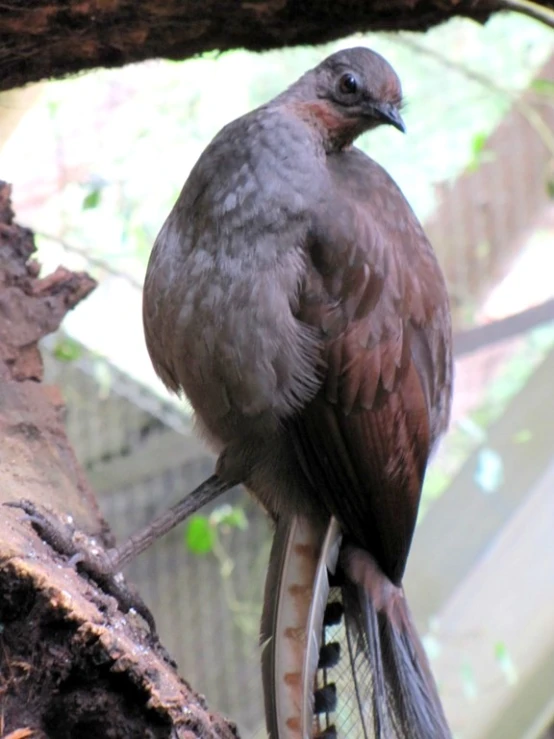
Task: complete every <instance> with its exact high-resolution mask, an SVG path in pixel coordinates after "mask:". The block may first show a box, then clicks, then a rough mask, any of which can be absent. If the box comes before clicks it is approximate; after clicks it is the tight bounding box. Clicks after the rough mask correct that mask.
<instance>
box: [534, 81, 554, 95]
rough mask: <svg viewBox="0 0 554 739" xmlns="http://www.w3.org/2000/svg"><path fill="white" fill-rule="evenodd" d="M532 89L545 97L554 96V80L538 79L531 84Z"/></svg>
mask: <svg viewBox="0 0 554 739" xmlns="http://www.w3.org/2000/svg"><path fill="white" fill-rule="evenodd" d="M531 89H532V90H534V91H535V92H540V93H542V94H543V95H553V96H554V82H553V81H552V80H545V79H538V80H533V81H532V82H531Z"/></svg>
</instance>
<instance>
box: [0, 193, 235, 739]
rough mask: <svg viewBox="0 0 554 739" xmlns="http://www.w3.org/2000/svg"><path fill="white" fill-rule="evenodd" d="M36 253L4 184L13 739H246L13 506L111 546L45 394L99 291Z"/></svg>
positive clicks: (3, 483)
mask: <svg viewBox="0 0 554 739" xmlns="http://www.w3.org/2000/svg"><path fill="white" fill-rule="evenodd" d="M33 251H34V245H33V237H32V234H31V232H30V231H29V230H27V229H24V228H21V227H19V226H17V225H16V224H14V222H13V214H12V211H11V206H10V188H9V186H8V185H6V184H5V183H0V439H1V440H2V441H1V445H0V736H1V737H6V739H8V738H9V739H15V738H16V737H18V739H23V737H35V738H36V739H38V738H44V737H47V738H48V739H70V738H71V739H74V738H75V737H79V738H80V739H98V737H102V736H105V737H110V738H112V737H113V739H133V738H135V737H136V738H137V739H139V738H140V739H144V738H151V739H154V738H155V739H158V738H159V739H161V738H162V737H163V738H165V737H168V738H169V737H175V738H177V737H179V738H180V737H183V738H184V737H187V739H189V738H190V739H192V737H221V738H222V739H225V738H227V737H229V738H230V737H233V736H236V732H235V730H234V727H233V725H232V724H230V723H228V722H226V721H225V720H224V719H223V718H221V717H219V716H216V715H210V714H209V713H208V711H207V708H206V705H205V702H204V700H203V699H202V698H200V697H199V696H197V695H196V694H195V693H194V692H193V691H192V690H191V689H190V688H189V687H188V685H186V683H184V682H183V680H182V679H181V678H180V677H179V676H178V674H177V672H176V670H175V665H174V664H173V663H172V662H171V660H170V659H169V658H168V656H167V655H166V654H165V652H164V650H163V648H162V647H161V646H159V645H155V644H154V643H153V641H152V640H151V639H150V636H149V635H148V634H147V633H146V630H145V628H144V627H143V626H142V625H141V624H139V623H138V622H137V620H136V619H133V617H132V616H130V615H124V614H122V613H121V612H119V611H118V610H117V607H116V604H115V601H114V599H113V598H111V597H110V596H108V595H106V594H104V593H103V592H102V591H100V590H99V589H98V587H97V586H96V585H94V584H93V583H91V582H89V581H87V580H86V579H85V578H84V577H82V576H80V575H79V574H78V573H77V572H76V571H75V569H74V568H73V567H72V566H69V564H68V563H67V561H65V560H64V558H63V557H61V556H59V555H58V554H56V553H55V552H54V551H53V550H52V549H50V548H49V547H48V546H47V545H46V544H44V543H43V542H42V541H41V540H40V538H39V537H38V536H37V534H36V533H35V531H34V530H33V528H32V526H31V524H30V521H29V520H27V518H26V516H25V514H24V513H23V512H22V511H21V510H19V509H14V508H7V507H4V506H2V505H1V504H3V503H6V502H13V501H19V500H21V499H22V498H24V499H28V500H31V501H33V502H35V503H36V504H38V505H39V506H42V507H46V508H48V509H49V510H51V511H52V512H53V513H55V514H56V515H57V516H59V517H60V518H62V519H63V517H64V516H65V517H67V516H68V515H70V516H71V517H72V518H73V520H74V522H75V524H76V525H77V527H79V528H80V529H82V530H83V531H85V532H86V533H87V534H90V535H94V536H95V537H97V538H98V540H99V541H101V542H102V543H104V544H106V543H110V542H111V535H110V532H109V529H108V527H107V525H106V523H105V521H104V520H103V519H102V517H101V515H100V512H99V510H98V506H97V504H96V502H95V500H94V496H93V495H92V492H91V490H90V489H89V487H88V486H87V483H86V481H85V479H84V476H83V474H82V472H81V470H80V468H79V465H78V464H77V461H76V459H75V457H74V454H73V452H72V450H71V448H70V446H69V444H68V441H67V438H66V436H65V432H64V429H63V402H62V399H61V395H60V393H59V391H58V389H57V388H54V387H48V386H46V385H44V384H42V382H41V380H42V360H41V356H40V352H39V349H38V346H37V342H38V341H39V340H40V338H41V337H42V336H44V335H45V334H47V333H49V332H51V331H54V330H55V329H56V328H57V327H58V325H59V323H60V321H61V320H62V318H63V316H64V315H65V313H66V312H67V311H68V310H70V309H71V308H73V307H74V306H75V305H76V304H77V303H78V302H79V301H80V300H82V299H83V298H84V297H86V295H88V293H89V292H90V291H91V290H92V289H93V288H94V282H93V280H91V279H90V278H89V277H88V276H87V275H86V274H83V273H80V274H74V273H71V272H69V271H67V270H65V269H63V268H62V267H60V268H58V270H57V271H56V272H55V273H53V274H52V275H49V276H47V277H45V278H42V279H41V278H39V276H38V273H39V266H38V264H37V263H36V262H35V261H29V257H30V256H31V254H32V252H33Z"/></svg>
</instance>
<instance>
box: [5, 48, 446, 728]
mask: <svg viewBox="0 0 554 739" xmlns="http://www.w3.org/2000/svg"><path fill="white" fill-rule="evenodd" d="M402 103H403V95H402V87H401V83H400V80H399V78H398V76H397V74H396V73H395V71H394V70H393V68H392V67H391V66H390V64H389V63H388V62H387V61H386V60H385V59H384V58H383V57H382V56H380V55H379V54H377V53H376V52H374V51H372V50H370V49H367V48H365V47H356V48H350V49H343V50H340V51H338V52H335V53H334V54H331V55H330V56H328V57H327V58H326V59H324V60H323V61H322V62H321V63H320V64H319V65H317V66H316V67H315V68H313V69H311V70H309V71H307V72H306V73H305V74H304V75H302V76H301V77H300V78H299V79H298V80H297V81H296V82H294V83H293V84H292V85H291V86H290V87H288V88H287V89H286V90H285V91H284V92H282V93H281V94H279V95H277V96H276V97H275V98H273V99H272V100H270V101H269V102H268V103H266V104H264V105H261V106H260V107H258V108H256V109H255V110H253V111H251V112H249V113H247V114H246V115H244V116H242V117H240V118H238V119H236V120H234V121H232V122H231V123H229V124H228V125H226V126H225V127H224V128H223V129H222V130H221V131H220V132H219V133H218V134H217V135H216V136H215V138H214V139H213V140H212V141H211V143H210V144H209V145H208V146H207V148H206V149H205V150H204V151H203V153H202V154H201V155H200V158H199V159H198V161H197V163H196V164H195V165H194V167H193V168H192V170H191V172H190V174H189V176H188V178H187V180H186V182H185V184H184V186H183V189H182V190H181V193H180V195H179V196H178V198H177V201H176V203H175V205H174V207H173V209H172V210H171V212H170V214H169V216H168V217H167V219H166V221H165V223H164V224H163V226H162V228H161V231H160V233H159V235H158V237H157V239H156V241H155V243H154V246H153V249H152V252H151V255H150V259H149V263H148V267H147V272H146V278H145V283H144V291H143V323H144V331H145V339H146V346H147V349H148V352H149V355H150V358H151V361H152V364H153V367H154V369H155V371H156V372H157V374H158V375H159V377H160V378H161V380H162V381H163V383H164V384H165V385H166V387H167V388H168V389H169V390H170V391H171V392H174V393H178V394H184V395H185V396H186V398H187V399H188V401H189V403H190V406H191V407H192V410H193V412H194V417H195V423H196V426H197V429H198V432H199V433H200V434H201V435H202V436H203V437H204V439H205V440H206V442H207V443H208V444H209V445H210V446H211V448H212V449H213V450H214V451H215V453H216V454H217V462H216V466H215V471H214V474H213V475H212V476H211V477H209V478H208V479H207V480H205V481H204V482H203V483H202V484H201V485H200V486H199V487H198V488H197V489H195V490H194V491H192V492H191V493H190V494H189V495H188V496H186V497H185V498H184V499H183V500H182V501H180V502H179V503H177V504H176V505H175V506H173V508H171V509H169V510H168V511H167V512H165V513H164V514H162V515H161V516H159V517H158V518H156V519H154V521H152V522H151V523H150V524H149V525H147V526H146V527H145V528H144V529H143V530H141V531H139V532H138V533H137V534H136V535H134V536H132V537H131V538H130V539H129V540H127V541H126V542H123V543H122V544H121V545H120V546H118V547H114V548H111V549H106V550H100V551H99V548H98V546H97V545H96V549H95V551H94V552H91V551H88V550H86V548H85V547H84V545H83V544H82V543H81V544H80V550H79V551H78V552H76V551H75V550H76V545H75V542H74V540H73V539H72V537H70V536H67V535H65V534H63V535H62V534H61V533H60V531H59V530H58V529H57V528H56V526H55V525H54V524H53V523H52V521H49V520H45V518H44V516H43V515H42V514H41V513H40V512H38V511H37V510H36V509H35V508H33V507H30V504H26V503H25V502H24V503H22V504H19V507H22V508H24V510H26V512H27V514H28V516H29V517H30V519H31V521H32V523H33V525H34V526H35V528H37V530H38V531H39V532H40V533H41V534H42V535H43V538H45V539H46V540H48V541H49V542H50V543H51V545H52V546H53V547H54V548H57V549H58V551H60V552H62V553H64V554H66V555H67V556H72V559H73V561H74V562H78V563H79V567H80V568H82V569H84V570H85V571H86V572H87V573H88V574H89V575H90V576H91V577H93V578H95V579H96V581H97V582H98V583H99V585H100V586H101V587H103V588H104V589H107V590H108V591H109V592H111V593H112V594H114V595H116V597H118V599H119V602H120V605H121V607H122V609H123V610H128V609H129V608H130V607H131V606H134V607H135V608H137V610H139V612H140V613H141V614H142V615H144V616H145V618H146V619H147V620H148V622H149V624H150V626H151V629H152V630H154V629H155V622H154V620H153V619H152V617H151V615H150V614H149V612H148V610H147V609H146V608H145V607H144V604H142V603H139V604H138V606H137V604H136V601H134V600H133V595H132V594H131V595H129V594H128V593H127V592H122V591H121V586H120V584H118V581H116V579H114V578H113V577H112V576H113V575H114V574H115V573H117V572H119V571H120V569H121V568H122V567H123V566H124V565H125V564H126V563H127V562H129V561H130V560H131V559H133V558H134V557H136V556H137V555H138V554H139V553H140V552H141V551H143V550H144V549H146V548H147V547H148V546H150V544H151V543H152V542H153V540H155V539H156V538H158V537H159V536H162V535H163V534H164V533H166V532H167V531H169V530H170V529H171V528H173V527H174V526H175V525H177V524H178V523H179V522H180V521H182V520H184V519H185V518H186V517H187V516H189V515H190V514H191V513H193V512H194V511H196V510H198V509H199V508H200V507H201V506H202V505H205V504H206V503H208V502H210V501H213V500H215V499H217V498H218V497H219V496H220V495H221V494H222V493H224V492H225V491H226V490H229V489H230V488H231V487H233V486H235V485H237V484H242V485H244V486H245V487H246V489H247V490H248V491H249V492H250V493H251V495H252V496H253V497H254V498H255V499H256V500H257V501H258V502H259V503H260V504H261V506H262V507H263V509H264V510H265V511H266V512H267V514H268V515H269V517H270V519H271V520H272V522H273V525H274V538H273V545H272V550H271V554H270V559H269V566H268V574H267V579H266V586H265V595H264V606H263V614H262V624H261V642H262V682H263V689H264V706H265V713H266V725H267V730H268V735H269V736H270V737H271V739H289V737H290V738H291V739H296V738H297V737H299V738H301V739H308V738H309V737H320V739H324V738H326V739H330V738H331V737H335V736H338V737H342V736H344V737H358V736H359V737H363V739H369V738H370V737H373V738H374V739H392V738H394V737H396V738H398V739H446V738H447V737H450V736H451V734H450V730H449V728H448V724H447V721H446V718H445V714H444V711H443V708H442V705H441V702H440V698H439V695H438V691H437V688H436V685H435V682H434V679H433V676H432V673H431V670H430V666H429V663H428V661H427V658H426V655H425V651H424V648H423V646H422V643H421V640H420V638H419V636H418V634H417V631H416V628H415V626H414V623H413V619H412V617H411V614H410V610H409V607H408V604H407V600H406V596H405V592H404V589H403V584H402V583H403V576H404V572H405V568H406V562H407V559H408V555H409V551H410V546H411V542H412V537H413V534H414V529H415V524H416V519H417V514H418V507H419V501H420V497H421V491H422V486H423V482H424V477H425V471H426V467H427V464H428V461H429V458H430V456H431V454H432V452H433V450H434V448H435V447H436V445H437V443H438V441H439V439H440V437H441V436H442V435H443V434H444V433H445V432H446V430H447V427H448V422H449V416H450V407H451V399H452V382H453V380H452V335H451V334H452V329H451V316H450V308H449V300H448V292H447V287H446V284H445V280H444V277H443V274H442V272H441V269H440V266H439V264H438V261H437V259H436V256H435V254H434V252H433V249H432V247H431V245H430V243H429V241H428V240H427V238H426V236H425V233H424V231H423V228H422V226H421V225H420V223H419V221H418V220H417V218H416V216H415V214H414V213H413V211H412V209H411V207H410V205H409V204H408V202H407V200H406V199H405V197H404V195H403V194H402V192H401V190H400V189H399V187H398V186H397V185H396V183H395V182H394V181H393V179H392V178H391V177H390V175H389V174H388V173H387V172H386V171H385V170H384V169H383V168H382V167H381V166H380V165H379V164H378V163H377V162H375V161H374V160H372V159H371V158H370V157H368V156H367V155H366V154H365V153H363V152H362V151H361V150H360V149H358V148H356V147H355V146H354V141H355V140H356V139H357V138H358V136H360V135H361V134H363V133H365V132H366V131H370V130H371V129H374V128H376V127H378V126H381V125H390V126H392V127H394V128H396V129H398V130H399V131H402V132H403V131H404V130H405V126H404V122H403V119H402V115H401V108H402ZM337 671H338V672H337ZM334 672H336V674H337V675H338V677H337V679H336V680H335V681H334V682H333V680H332V676H333V673H334Z"/></svg>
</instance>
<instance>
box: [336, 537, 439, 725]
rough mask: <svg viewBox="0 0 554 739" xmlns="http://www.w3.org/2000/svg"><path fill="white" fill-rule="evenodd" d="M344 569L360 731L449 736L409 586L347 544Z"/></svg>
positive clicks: (343, 554) (346, 626)
mask: <svg viewBox="0 0 554 739" xmlns="http://www.w3.org/2000/svg"><path fill="white" fill-rule="evenodd" d="M340 568H341V570H342V574H343V576H344V580H343V582H342V584H341V590H342V596H343V604H344V612H345V631H346V641H347V645H348V653H349V662H350V669H351V674H352V685H353V689H354V692H355V694H356V696H357V698H356V700H357V703H358V711H359V718H360V724H361V725H362V726H363V727H364V728H363V731H361V732H360V736H363V737H364V738H365V737H368V738H369V737H383V738H386V739H389V738H391V739H392V738H394V739H448V738H449V737H450V736H451V733H450V730H449V728H448V724H447V722H446V718H445V716H444V711H443V708H442V705H441V702H440V699H439V696H438V692H437V688H436V686H435V681H434V679H433V675H432V674H431V669H430V667H429V663H428V661H427V656H426V654H425V650H424V648H423V645H422V643H421V640H420V638H419V636H418V634H417V631H416V629H415V626H414V623H413V621H412V617H411V614H410V610H409V607H408V603H407V601H406V598H405V596H404V591H403V589H402V588H400V587H396V586H395V585H393V584H392V583H391V582H390V580H389V579H388V578H387V577H386V576H385V575H384V573H383V572H382V571H381V569H380V568H379V566H378V565H377V563H376V562H375V560H374V559H373V557H371V555H370V554H368V553H367V552H365V551H363V550H361V549H358V548H356V547H353V546H349V545H346V546H344V547H343V550H342V551H341V556H340Z"/></svg>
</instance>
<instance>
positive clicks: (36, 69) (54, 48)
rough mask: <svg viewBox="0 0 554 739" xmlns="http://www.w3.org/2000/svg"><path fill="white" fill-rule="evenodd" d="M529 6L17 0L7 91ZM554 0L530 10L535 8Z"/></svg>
mask: <svg viewBox="0 0 554 739" xmlns="http://www.w3.org/2000/svg"><path fill="white" fill-rule="evenodd" d="M508 4H509V5H510V6H511V7H513V6H514V5H515V6H521V7H519V8H518V9H519V10H521V11H522V12H527V13H530V12H531V10H530V6H531V3H529V2H528V1H527V0H305V1H304V2H298V0H245V2H240V3H239V2H236V0H235V2H233V1H232V0H204V2H198V0H126V1H125V0H124V1H121V2H120V1H119V0H117V1H116V0H102V1H101V0H80V1H77V0H72V1H71V2H67V0H33V2H28V1H25V0H24V1H23V2H21V0H19V1H18V0H14V2H12V3H9V4H2V8H1V11H0V38H1V39H2V52H1V54H0V90H6V89H10V88H12V87H17V86H19V85H23V84H25V83H27V82H32V81H36V80H41V79H45V78H48V77H59V76H62V75H65V74H68V73H73V72H78V71H81V70H85V69H92V68H93V67H100V66H101V67H115V66H121V65H123V64H128V63H130V62H137V61H142V60H144V59H151V58H154V57H164V58H166V59H186V58H187V57H190V56H193V55H194V54H199V53H201V52H204V51H210V50H213V49H218V50H219V51H226V50H227V49H233V48H245V49H251V50H254V51H260V50H263V49H273V48H279V47H282V46H291V45H294V44H316V43H323V42H324V41H330V40H332V39H335V38H339V37H341V36H346V35H348V34H351V33H354V32H358V31H383V30H386V31H398V30H413V31H424V30H426V29H427V28H430V27H431V26H435V25H437V24H439V23H443V22H444V21H446V20H448V19H449V18H452V17H454V16H464V17H467V18H472V19H473V20H476V21H479V22H485V21H486V20H487V18H488V17H489V16H490V15H491V13H493V12H496V11H498V10H501V9H502V8H504V7H506V5H508ZM553 6H554V2H552V0H544V1H543V2H537V0H535V3H534V4H533V6H532V8H533V9H534V11H535V14H536V12H537V10H536V9H537V8H538V10H539V11H540V12H543V9H546V13H547V14H548V12H549V11H548V8H552V7H553Z"/></svg>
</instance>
